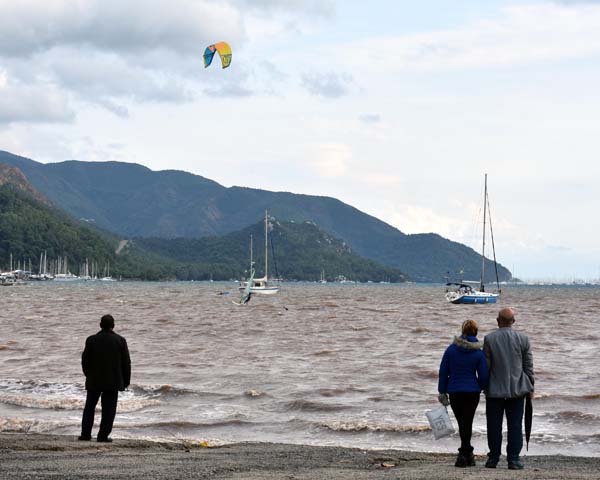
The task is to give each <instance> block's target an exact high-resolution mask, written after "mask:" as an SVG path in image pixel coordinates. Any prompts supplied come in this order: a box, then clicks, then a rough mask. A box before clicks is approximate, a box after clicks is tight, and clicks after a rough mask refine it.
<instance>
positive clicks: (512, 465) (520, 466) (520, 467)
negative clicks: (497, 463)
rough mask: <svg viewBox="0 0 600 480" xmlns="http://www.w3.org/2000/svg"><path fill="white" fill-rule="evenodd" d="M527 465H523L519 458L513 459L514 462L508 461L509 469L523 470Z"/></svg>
mask: <svg viewBox="0 0 600 480" xmlns="http://www.w3.org/2000/svg"><path fill="white" fill-rule="evenodd" d="M524 468H525V465H523V464H522V463H521V462H520V461H519V460H513V461H512V462H508V469H509V470H523V469H524Z"/></svg>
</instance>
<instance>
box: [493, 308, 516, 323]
mask: <svg viewBox="0 0 600 480" xmlns="http://www.w3.org/2000/svg"><path fill="white" fill-rule="evenodd" d="M496 320H497V321H498V326H499V327H510V326H511V325H512V324H513V323H515V312H513V309H512V308H508V307H507V308H503V309H502V310H500V311H499V312H498V318H497V319H496Z"/></svg>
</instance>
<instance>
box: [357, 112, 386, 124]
mask: <svg viewBox="0 0 600 480" xmlns="http://www.w3.org/2000/svg"><path fill="white" fill-rule="evenodd" d="M358 118H359V120H360V121H361V122H363V123H367V124H374V123H379V122H381V115H379V114H378V113H363V114H362V115H360V116H359V117H358Z"/></svg>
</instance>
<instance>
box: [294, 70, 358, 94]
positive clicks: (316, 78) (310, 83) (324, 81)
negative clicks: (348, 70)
mask: <svg viewBox="0 0 600 480" xmlns="http://www.w3.org/2000/svg"><path fill="white" fill-rule="evenodd" d="M351 83H352V76H351V75H349V74H345V73H341V74H337V73H333V72H331V73H312V74H304V75H302V86H303V87H304V88H306V90H308V92H309V93H311V94H312V95H316V96H318V97H325V98H339V97H342V96H344V95H347V94H348V87H349V86H350V85H351Z"/></svg>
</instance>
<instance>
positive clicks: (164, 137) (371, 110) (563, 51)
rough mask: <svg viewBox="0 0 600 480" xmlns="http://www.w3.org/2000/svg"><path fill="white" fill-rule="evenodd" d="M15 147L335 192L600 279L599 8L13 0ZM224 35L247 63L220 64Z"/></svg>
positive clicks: (4, 106)
mask: <svg viewBox="0 0 600 480" xmlns="http://www.w3.org/2000/svg"><path fill="white" fill-rule="evenodd" d="M0 18H2V22H0V38H2V42H0V149H2V150H7V151H10V152H13V153H16V154H19V155H23V156H27V157H30V158H33V159H35V160H37V161H41V162H58V161H64V160H68V159H77V160H83V161H108V160H116V161H123V162H135V163H140V164H142V165H145V166H147V167H149V168H151V169H153V170H164V169H178V170H185V171H188V172H192V173H194V174H198V175H202V176H204V177H207V178H210V179H212V180H215V181H217V182H219V183H221V184H222V185H224V186H232V185H241V186H249V187H255V188H262V189H267V190H275V191H290V192H295V193H305V194H311V195H324V196H332V197H336V198H338V199H340V200H342V201H343V202H346V203H349V204H351V205H353V206H355V207H356V208H358V209H360V210H362V211H364V212H366V213H369V214H371V215H373V216H376V217H377V218H380V219H381V220H383V221H385V222H387V223H389V224H391V225H393V226H395V227H397V228H398V229H400V230H401V231H403V232H405V233H422V232H435V233H439V234H440V235H442V236H444V237H446V238H449V239H451V240H455V241H459V242H461V243H465V244H467V245H469V246H471V247H473V248H475V249H476V250H480V243H481V234H480V230H481V207H482V196H483V179H484V174H485V173H487V174H488V183H489V195H490V206H491V210H492V219H493V226H494V235H495V242H496V253H497V256H498V259H499V261H500V262H501V263H503V264H504V265H505V266H507V267H508V268H509V269H511V270H512V271H513V274H514V275H515V276H517V277H519V278H524V279H550V280H565V279H566V280H569V279H596V278H599V277H600V244H599V242H598V238H600V220H599V215H598V212H599V211H600V196H599V195H598V193H597V185H598V184H600V161H599V160H600V159H598V158H597V157H598V154H599V151H600V149H599V146H600V145H599V142H600V88H599V85H600V0H598V1H594V0H587V1H585V0H580V1H577V0H562V1H560V0H555V1H552V0H547V1H536V0H530V1H495V0H486V1H485V2H484V1H481V0H477V1H475V0H453V1H450V0H443V1H442V0H420V1H418V2H415V1H412V0H388V1H384V0H371V1H369V2H364V1H358V0H219V1H217V0H128V1H127V2H122V1H117V0H53V1H52V2H48V1H42V0H1V1H0ZM221 40H225V41H227V42H229V43H230V45H231V47H232V50H233V61H232V64H231V66H230V67H229V68H227V69H221V68H220V65H219V64H218V63H219V62H218V59H215V61H214V62H213V65H211V66H210V67H209V68H206V69H205V68H204V66H203V62H202V53H203V51H204V48H205V47H206V46H207V45H209V44H212V43H215V42H218V41H221Z"/></svg>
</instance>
